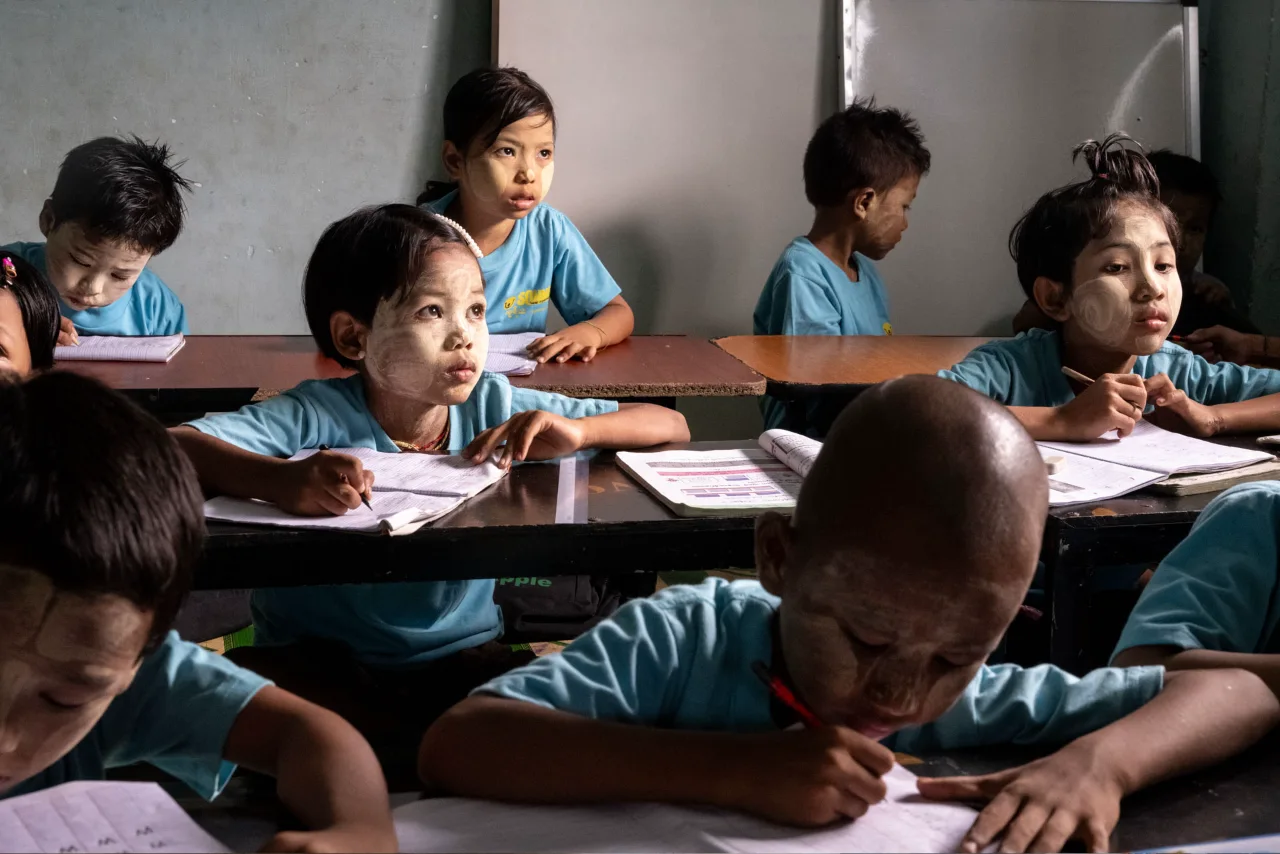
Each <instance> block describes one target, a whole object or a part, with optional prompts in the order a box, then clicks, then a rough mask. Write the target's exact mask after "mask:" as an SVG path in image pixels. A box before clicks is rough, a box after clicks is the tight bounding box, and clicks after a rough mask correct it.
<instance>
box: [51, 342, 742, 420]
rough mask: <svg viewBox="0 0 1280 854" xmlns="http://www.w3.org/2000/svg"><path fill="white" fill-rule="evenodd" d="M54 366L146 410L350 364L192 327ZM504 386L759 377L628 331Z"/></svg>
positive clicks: (667, 384)
mask: <svg viewBox="0 0 1280 854" xmlns="http://www.w3.org/2000/svg"><path fill="white" fill-rule="evenodd" d="M58 367H59V368H62V369H65V370H69V371H74V372H76V373H78V374H83V375H85V376H91V377H94V378H96V379H99V380H102V381H103V382H104V383H106V384H107V385H109V386H111V387H112V388H115V389H118V390H121V391H124V392H126V393H128V394H129V395H130V396H132V397H133V398H134V399H136V400H139V402H141V403H143V404H144V405H145V406H147V407H148V408H149V409H151V410H152V411H153V412H156V413H158V414H161V413H202V412H225V411H229V410H234V409H238V408H239V407H241V406H243V405H244V404H246V403H248V402H249V401H250V400H251V399H252V397H253V395H254V394H255V393H257V391H258V390H259V389H267V390H271V391H282V390H284V389H290V388H293V387H294V386H296V385H297V384H298V383H300V382H302V381H303V380H309V379H330V378H334V377H344V376H348V375H350V373H351V372H350V371H348V370H346V369H345V368H343V367H341V366H340V365H338V364H337V363H336V362H334V361H332V360H330V359H327V358H325V357H323V356H321V355H320V353H319V351H318V350H317V349H316V345H315V342H314V341H313V340H312V339H311V337H310V336H307V335H191V336H188V338H187V344H186V346H185V347H183V348H182V350H181V351H179V352H178V354H177V355H176V356H174V357H173V360H172V361H170V362H168V363H165V364H159V363H154V362H60V363H59V364H58ZM512 385H516V386H520V387H522V388H533V389H537V390H539V391H552V392H557V393H559V394H564V395H568V396H570V397H607V398H613V399H619V398H621V399H637V398H644V399H660V400H666V401H670V400H674V399H675V398H678V397H737V396H755V395H758V394H762V393H763V392H764V387H765V381H764V378H763V377H761V376H758V375H757V374H756V373H754V372H753V371H751V370H750V369H749V368H747V367H745V366H744V365H742V364H741V363H740V362H738V361H737V360H736V359H733V358H731V357H730V356H728V355H726V354H725V353H724V352H723V351H721V350H720V349H719V348H718V347H715V346H714V345H713V344H711V343H710V342H709V341H706V340H703V339H701V338H690V337H687V336H684V335H652V336H636V337H633V338H630V339H628V340H626V341H624V342H622V343H621V344H618V345H616V346H614V347H610V348H608V349H606V350H604V351H602V352H601V353H600V354H599V355H597V356H596V358H595V359H594V360H593V361H591V362H589V363H584V362H578V361H571V362H567V363H564V364H549V365H541V366H539V367H538V369H537V370H536V371H534V373H533V374H532V375H531V376H528V377H513V378H512Z"/></svg>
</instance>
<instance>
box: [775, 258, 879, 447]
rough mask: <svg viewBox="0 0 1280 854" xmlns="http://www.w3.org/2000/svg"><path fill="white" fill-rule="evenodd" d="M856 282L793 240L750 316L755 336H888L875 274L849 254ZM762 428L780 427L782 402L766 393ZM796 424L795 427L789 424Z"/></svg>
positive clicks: (863, 260) (871, 266)
mask: <svg viewBox="0 0 1280 854" xmlns="http://www.w3.org/2000/svg"><path fill="white" fill-rule="evenodd" d="M853 257H854V261H855V263H856V264H857V265H858V281H856V282H854V281H851V280H850V279H849V276H848V274H846V273H845V271H844V270H842V269H840V268H839V267H838V266H836V264H835V263H834V262H833V261H832V260H831V259H830V258H828V257H827V256H826V255H823V254H822V250H820V249H818V247H816V246H814V245H813V244H812V243H810V242H809V238H807V237H797V238H796V239H795V240H793V241H791V243H789V244H788V245H787V248H786V249H784V250H783V251H782V256H781V257H780V258H778V263H776V264H774V265H773V270H772V271H771V272H770V273H769V279H768V281H766V282H765V285H764V290H763V291H761V293H760V299H759V300H758V301H757V302H756V310H755V314H754V315H753V316H752V323H751V327H752V332H753V334H755V335H892V334H893V326H892V325H891V324H890V323H889V300H888V297H886V296H885V292H884V282H883V281H882V280H881V279H880V272H879V271H878V270H877V269H876V265H875V264H874V263H872V261H871V259H870V258H868V257H867V256H865V255H863V254H861V253H858V252H855V253H854V254H853ZM760 408H761V410H762V411H763V413H764V421H765V428H766V429H769V430H772V429H773V428H775V427H781V426H783V421H784V419H785V418H786V406H785V404H784V403H783V402H782V401H780V400H778V399H776V398H773V397H771V396H769V395H765V396H764V397H763V398H762V399H761V402H760ZM791 426H799V425H791Z"/></svg>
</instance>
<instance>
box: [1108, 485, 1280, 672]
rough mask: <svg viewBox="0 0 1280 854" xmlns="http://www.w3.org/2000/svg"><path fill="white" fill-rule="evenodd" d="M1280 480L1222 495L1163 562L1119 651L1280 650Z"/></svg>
mask: <svg viewBox="0 0 1280 854" xmlns="http://www.w3.org/2000/svg"><path fill="white" fill-rule="evenodd" d="M1277 535H1280V482H1276V481H1263V482H1259V483H1246V484H1242V485H1240V486H1237V487H1234V488H1232V489H1228V490H1227V491H1226V492H1224V493H1222V494H1221V495H1219V496H1218V497H1217V498H1215V499H1214V500H1213V501H1212V502H1210V503H1209V506H1208V507H1206V508H1205V509H1204V512H1202V513H1201V514H1200V518H1198V519H1197V520H1196V523H1195V525H1194V526H1193V527H1192V529H1191V533H1190V535H1188V536H1187V538H1186V539H1185V540H1183V541H1182V543H1181V544H1179V545H1178V547H1177V548H1175V549H1174V550H1173V551H1172V552H1170V553H1169V556H1168V557H1166V558H1165V559H1164V562H1163V563H1161V564H1160V568H1159V569H1157V570H1156V572H1155V575H1153V576H1152V577H1151V582H1150V583H1149V584H1148V585H1147V588H1146V589H1145V590H1143V591H1142V596H1141V597H1140V598H1139V599H1138V604H1137V605H1136V606H1135V607H1134V609H1133V612H1132V613H1131V614H1130V615H1129V622H1128V623H1126V624H1125V627H1124V631H1123V632H1122V633H1121V635H1120V642H1119V643H1118V644H1117V645H1116V651H1115V653H1113V657H1114V656H1116V655H1119V654H1120V653H1121V652H1123V651H1124V650H1126V649H1130V648H1132V647H1135V646H1172V647H1177V648H1178V649H1211V650H1217V651H1220V652H1246V653H1271V654H1275V653H1280V576H1278V575H1277V572H1276V561H1277V553H1276V549H1277V539H1276V538H1277Z"/></svg>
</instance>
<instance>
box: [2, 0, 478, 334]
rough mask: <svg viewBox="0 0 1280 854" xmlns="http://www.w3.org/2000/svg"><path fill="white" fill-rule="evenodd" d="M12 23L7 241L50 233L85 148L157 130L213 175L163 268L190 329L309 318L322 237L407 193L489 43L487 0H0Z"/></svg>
mask: <svg viewBox="0 0 1280 854" xmlns="http://www.w3.org/2000/svg"><path fill="white" fill-rule="evenodd" d="M0 22H3V32H4V36H3V38H4V46H3V65H2V66H0V80H3V89H0V169H2V172H0V174H3V175H4V180H3V181H0V242H8V241H10V240H15V239H25V240H36V239H39V231H38V229H37V227H36V217H37V214H38V213H39V210H40V205H41V203H42V201H43V200H44V199H45V197H46V196H47V195H48V193H49V191H50V190H51V189H52V188H53V182H54V178H55V176H56V173H57V168H58V164H59V162H60V161H61V159H62V156H63V155H64V154H65V153H66V151H67V150H68V149H70V148H71V147H72V146H74V145H77V144H78V143H80V142H83V141H85V140H88V139H91V138H93V137H96V136H102V135H108V134H125V133H136V134H138V135H139V136H142V137H144V138H147V139H154V138H160V139H163V140H165V141H167V142H169V143H170V144H171V145H172V146H173V147H174V149H175V150H176V151H177V153H178V155H179V156H180V157H182V158H185V159H186V160H187V165H186V166H185V167H184V168H183V170H182V172H183V174H184V175H186V176H187V177H188V178H190V179H192V180H193V181H196V182H198V183H199V185H200V186H199V187H198V188H197V189H196V190H195V192H194V194H193V195H192V196H191V198H190V217H189V220H188V225H187V228H186V230H185V231H184V233H183V235H182V237H181V238H179V240H178V242H177V243H176V244H175V245H174V246H173V248H171V249H169V250H168V251H167V252H165V253H164V254H162V255H161V256H159V257H158V258H157V259H156V260H155V261H154V262H153V268H154V269H155V271H156V272H157V273H158V274H159V275H160V276H161V277H162V278H163V279H164V280H165V281H166V282H168V283H169V284H170V285H171V286H172V287H173V288H174V290H175V291H177V293H178V295H179V296H180V297H181V298H182V300H183V302H184V303H185V304H186V306H187V314H188V316H189V317H190V318H191V327H192V331H193V332H196V333H233V332H238V333H302V332H306V323H305V320H304V318H303V315H302V309H301V300H300V292H301V283H302V272H303V268H304V266H305V264H306V261H307V258H308V256H309V255H310V253H311V249H312V248H313V247H314V245H315V241H316V238H317V237H319V234H320V231H321V230H322V229H323V228H324V227H325V226H326V225H327V224H328V223H329V222H331V221H333V220H334V219H337V218H338V217H340V216H342V215H344V214H346V213H348V212H349V211H351V210H352V209H353V208H355V207H357V206H359V205H362V204H368V203H373V202H385V201H391V200H395V199H407V200H412V198H413V197H414V196H415V195H416V193H417V191H418V190H419V189H420V188H421V185H422V182H423V180H424V179H425V178H426V177H427V175H428V174H429V173H430V172H431V171H433V170H434V168H435V164H436V162H437V160H438V157H439V149H440V134H439V115H440V106H441V104H442V102H443V99H444V95H445V93H446V92H447V91H448V87H449V85H450V84H451V83H452V82H453V81H454V80H455V79H456V78H457V77H459V76H461V75H462V74H463V73H465V72H466V71H468V70H470V69H471V68H473V67H475V66H477V65H480V64H483V63H485V62H487V61H488V58H489V50H490V44H489V35H490V25H489V23H490V17H489V4H488V3H484V2H480V0H361V2H350V0H270V2H265V0H111V2H105V0H0Z"/></svg>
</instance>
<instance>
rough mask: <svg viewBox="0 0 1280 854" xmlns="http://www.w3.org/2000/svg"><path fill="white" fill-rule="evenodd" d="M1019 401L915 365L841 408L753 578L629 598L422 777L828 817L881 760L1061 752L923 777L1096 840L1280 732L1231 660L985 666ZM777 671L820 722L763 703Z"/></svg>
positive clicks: (993, 630)
mask: <svg viewBox="0 0 1280 854" xmlns="http://www.w3.org/2000/svg"><path fill="white" fill-rule="evenodd" d="M1047 489H1048V488H1047V483H1046V480H1045V476H1044V467H1043V463H1042V462H1041V460H1040V456H1039V454H1038V452H1037V450H1036V447H1035V445H1034V443H1033V442H1032V441H1031V439H1030V438H1029V437H1028V436H1027V434H1026V432H1025V431H1024V430H1023V429H1022V427H1021V426H1020V425H1019V424H1018V422H1017V421H1016V420H1015V419H1014V418H1013V416H1011V415H1010V414H1009V413H1008V412H1007V411H1006V410H1005V409H1004V408H1003V407H1001V406H999V405H998V404H995V403H993V402H992V401H990V400H988V399H987V398H985V397H982V396H981V395H978V394H976V393H974V392H972V391H970V390H968V389H966V388H963V387H961V386H959V385H955V384H948V383H946V382H945V381H943V380H938V379H934V378H930V377H908V378H904V379H901V380H897V381H895V382H892V383H887V384H885V385H882V386H879V387H877V388H875V389H873V390H871V391H868V392H866V393H864V394H863V395H861V396H860V397H859V398H858V399H857V400H856V401H855V402H854V403H853V404H852V405H850V406H849V408H848V409H847V410H845V412H844V413H843V414H842V415H841V417H840V418H839V419H838V420H837V421H836V424H835V426H834V427H833V428H832V431H831V433H830V434H829V436H828V439H827V442H826V444H825V446H824V448H823V451H822V453H821V455H820V456H819V458H818V460H817V462H816V464H815V465H814V468H813V470H812V472H811V473H810V474H809V477H808V478H807V479H806V481H805V484H804V487H803V489H802V490H801V493H800V498H799V502H798V505H797V508H796V513H795V515H794V517H793V518H792V519H790V520H788V519H786V518H784V517H783V516H780V515H778V514H776V513H770V514H766V515H765V516H763V517H761V519H760V521H759V523H758V525H757V527H756V560H757V565H758V566H759V569H760V583H755V582H733V583H727V582H725V581H722V580H719V579H711V580H709V581H707V582H706V583H704V584H702V585H699V586H697V587H690V586H685V587H673V588H668V589H667V590H664V591H662V592H661V593H659V594H658V595H656V596H654V597H652V598H650V599H647V600H640V601H637V602H633V603H631V604H629V605H628V606H627V607H625V608H623V609H622V610H620V611H619V612H618V613H617V615H615V617H614V618H613V619H611V620H608V621H606V622H604V623H602V624H601V625H599V626H597V627H596V628H595V629H593V630H592V631H590V632H588V633H587V634H585V635H583V636H582V637H581V638H579V639H578V640H577V641H575V642H574V643H573V644H572V645H571V646H570V647H569V648H568V649H566V650H565V651H564V652H563V653H561V654H559V655H555V656H549V657H545V658H541V659H539V660H538V661H536V662H535V663H533V664H531V665H529V666H527V667H524V668H521V669H519V670H516V671H513V672H511V673H508V674H506V675H505V676H502V677H499V678H497V679H495V680H493V681H491V682H489V683H488V684H486V685H484V686H482V687H480V688H479V689H477V691H476V692H475V694H474V695H473V696H471V697H470V698H468V699H467V700H465V701H463V702H462V703H460V704H459V705H458V706H456V707H454V709H453V710H451V711H450V712H449V713H447V714H446V715H445V716H444V717H442V718H441V719H440V720H439V721H438V722H437V723H436V724H435V726H433V727H432V728H431V729H430V730H429V731H428V732H427V735H426V737H425V738H424V739H423V743H422V748H421V753H420V756H419V767H420V770H421V772H422V774H423V776H424V778H426V779H427V780H429V781H431V782H433V783H438V784H442V785H444V786H446V787H448V788H450V789H452V790H453V791H455V792H458V793H460V794H464V795H471V796H477V797H488V798H499V799H505V800H523V801H538V802H547V803H552V802H556V803H563V802H579V803H581V802H605V801H666V802H672V803H704V804H711V805H715V806H721V807H727V808H730V809H738V810H743V811H746V812H750V813H754V814H757V815H760V816H763V817H766V818H770V819H774V820H777V821H783V822H789V823H794V824H804V825H819V824H825V823H828V822H831V821H835V820H837V819H840V818H843V817H849V818H856V817H858V816H860V815H862V814H863V813H864V812H865V811H866V810H867V808H868V806H869V805H871V804H875V803H876V802H878V801H879V800H881V799H882V798H883V797H884V795H885V784H884V782H883V781H882V780H881V779H880V778H881V777H882V776H883V775H884V774H885V773H886V772H888V771H889V769H890V768H891V767H892V764H893V754H892V753H891V750H895V749H896V750H908V751H925V750H939V749H951V748H960V747H971V746H977V745H984V744H997V743H1010V742H1013V743H1019V744H1033V743H1034V744H1049V745H1060V744H1066V746H1065V747H1063V748H1062V749H1061V750H1059V751H1058V752H1057V753H1054V754H1052V755H1051V756H1048V757H1046V758H1045V759H1041V760H1039V761H1037V762H1033V763H1031V764H1029V765H1025V766H1022V767H1020V768H1014V769H1011V770H1009V771H1006V772H1002V773H1000V774H995V775H989V776H987V777H979V778H967V779H965V778H957V779H951V780H924V779H922V780H921V781H920V790H921V793H922V794H924V795H925V796H926V797H932V798H945V799H960V798H964V799H970V798H989V799H990V800H991V802H990V804H989V805H988V806H987V807H986V809H985V810H984V811H983V813H982V814H981V815H980V816H979V818H978V820H977V822H976V823H975V824H974V827H973V829H972V830H971V831H970V834H969V836H968V838H967V841H966V849H967V850H977V849H978V848H981V847H982V846H984V845H986V844H987V843H988V842H990V841H991V840H993V839H995V838H996V837H998V836H1000V835H1001V834H1003V836H1004V842H1003V843H1002V849H1003V850H1008V851H1023V850H1027V849H1028V848H1034V849H1036V850H1052V851H1056V850H1059V849H1060V848H1061V847H1062V845H1063V844H1064V843H1065V842H1066V841H1067V839H1068V838H1070V837H1071V836H1080V837H1082V838H1083V839H1084V841H1085V842H1086V843H1087V844H1088V845H1089V846H1090V848H1091V849H1093V850H1099V851H1101V850H1106V849H1107V843H1108V838H1109V834H1110V831H1111V830H1112V828H1113V827H1114V825H1115V822H1116V820H1117V818H1118V816H1119V802H1120V799H1121V798H1122V797H1123V796H1124V795H1126V794H1128V793H1129V792H1131V791H1133V790H1135V789H1137V788H1140V787H1142V786H1145V785H1147V784H1149V783H1151V782H1153V781H1155V780H1158V779H1162V778H1165V777H1168V776H1171V775H1173V774H1177V773H1181V772H1184V771H1187V770H1189V769H1191V768H1195V767H1197V766H1200V765H1204V764H1207V763H1210V762H1214V761H1217V760H1220V759H1223V758H1225V757H1227V756H1229V755H1231V754H1233V753H1235V752H1236V751H1239V750H1241V749H1243V748H1244V747H1246V746H1247V745H1249V744H1251V743H1253V742H1254V741H1255V740H1256V739H1258V738H1259V737H1261V736H1262V735H1263V734H1264V733H1265V732H1266V731H1267V730H1269V729H1270V728H1271V727H1272V726H1274V725H1275V723H1276V722H1277V720H1280V702H1278V701H1277V699H1276V697H1275V695H1273V694H1272V693H1271V692H1270V691H1268V690H1267V688H1266V686H1265V685H1264V684H1263V683H1262V682H1261V680H1259V679H1258V678H1257V677H1255V676H1253V675H1252V674H1249V673H1245V672H1243V671H1239V670H1231V671H1228V670H1219V671H1216V672H1184V673H1171V674H1167V675H1166V674H1165V673H1164V671H1163V669H1162V668H1159V667H1149V668H1133V669H1129V670H1120V669H1114V668H1113V669H1104V670H1098V671H1095V672H1093V673H1091V674H1089V675H1088V676H1086V677H1084V678H1082V679H1077V678H1075V677H1073V676H1071V675H1069V674H1067V673H1065V672H1063V671H1061V670H1058V669H1056V668H1053V667H1050V666H1047V665H1046V666H1042V667H1037V668H1032V669H1022V668H1019V667H1016V666H1014V665H997V666H991V667H989V666H986V665H985V664H984V663H983V662H984V661H985V659H986V657H987V656H988V655H989V654H990V653H991V651H992V650H993V649H995V647H996V645H997V644H998V643H999V641H1000V638H1001V636H1002V635H1003V634H1004V631H1005V629H1006V628H1007V627H1008V625H1009V623H1010V622H1011V621H1012V620H1013V618H1014V615H1015V614H1016V613H1017V609H1018V605H1019V604H1020V603H1021V601H1022V597H1023V595H1024V594H1025V593H1026V590H1027V587H1028V585H1029V584H1030V582H1031V577H1032V574H1033V573H1034V571H1035V566H1036V557H1037V553H1038V550H1039V544H1040V539H1041V534H1042V531H1043V527H1044V521H1045V516H1046V511H1047V504H1048V493H1047ZM756 662H762V663H763V664H764V665H765V666H767V667H768V668H769V669H770V671H771V672H772V674H773V675H775V676H777V677H779V678H780V679H782V680H783V681H784V682H785V683H787V684H788V685H789V686H790V687H791V689H792V690H793V691H794V693H795V694H796V695H797V697H799V698H800V700H802V701H803V703H804V704H806V705H807V706H808V707H809V708H810V709H811V710H812V712H813V713H814V714H815V715H816V716H817V718H819V719H820V720H821V722H822V724H823V725H822V726H821V727H818V728H813V729H807V730H800V731H791V730H792V728H793V727H794V725H795V724H796V723H797V720H796V717H795V715H794V714H793V713H790V712H789V711H788V710H786V709H785V708H782V707H780V706H779V705H778V704H777V703H776V702H773V701H771V699H770V694H769V692H768V690H767V689H766V687H765V686H764V685H763V684H762V683H761V681H760V680H759V679H758V678H757V677H756V675H755V674H754V673H753V669H752V668H753V665H754V664H755V663H756Z"/></svg>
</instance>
